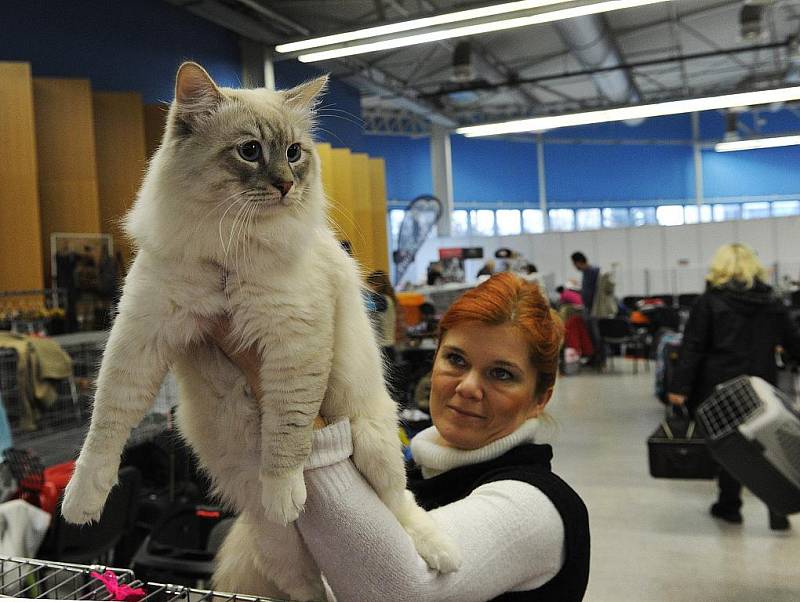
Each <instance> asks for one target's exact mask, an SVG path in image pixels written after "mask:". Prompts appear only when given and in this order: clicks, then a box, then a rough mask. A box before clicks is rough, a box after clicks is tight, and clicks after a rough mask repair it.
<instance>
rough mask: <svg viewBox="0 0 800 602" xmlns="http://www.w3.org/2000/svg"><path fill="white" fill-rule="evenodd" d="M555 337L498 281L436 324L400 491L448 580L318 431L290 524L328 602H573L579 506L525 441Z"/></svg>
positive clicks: (548, 376) (584, 544) (509, 284)
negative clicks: (427, 383)
mask: <svg viewBox="0 0 800 602" xmlns="http://www.w3.org/2000/svg"><path fill="white" fill-rule="evenodd" d="M562 338H563V327H562V324H561V322H560V320H559V319H558V317H557V316H556V315H555V313H554V312H553V311H552V310H551V309H550V306H549V304H548V302H547V301H546V300H545V299H544V297H543V296H542V295H541V293H540V292H539V289H538V287H537V286H536V285H535V284H530V283H526V282H525V281H524V280H522V279H521V278H519V277H518V276H516V275H514V274H512V273H510V272H504V273H501V274H497V275H495V276H492V277H491V278H490V279H489V280H487V281H485V282H484V283H482V284H481V285H479V286H478V287H476V288H474V289H472V290H470V291H468V292H466V293H465V294H464V295H463V296H462V297H461V298H459V299H458V300H457V301H456V302H455V303H454V304H453V305H452V306H451V307H450V309H449V310H448V311H447V313H446V314H445V316H444V317H443V319H442V321H441V323H440V336H439V347H438V349H437V352H436V357H435V360H434V366H433V373H432V377H431V396H430V411H431V418H432V421H433V426H432V427H430V428H429V429H427V430H425V431H423V432H421V433H420V434H418V435H417V436H416V437H415V438H414V439H412V441H411V452H412V455H413V457H414V466H413V467H412V468H411V471H410V475H409V488H410V489H411V491H412V492H413V493H414V495H415V497H416V498H417V501H418V502H419V503H420V505H422V506H423V507H424V508H426V509H427V510H430V513H431V516H432V517H433V518H434V520H435V521H436V523H437V524H438V526H439V528H440V529H441V530H442V531H444V532H445V533H446V534H447V535H449V536H450V538H451V539H452V540H453V541H454V542H455V543H456V545H457V546H458V549H459V552H460V554H461V559H462V563H461V568H460V569H459V570H457V571H455V572H453V573H448V574H439V573H437V572H436V571H433V570H431V569H429V568H428V566H427V565H426V563H425V561H424V560H423V559H422V558H421V557H420V556H419V555H418V554H417V551H416V550H415V548H414V546H413V544H412V542H411V539H410V538H409V537H408V535H407V533H406V532H405V531H404V530H403V528H402V527H401V526H400V524H399V523H398V522H397V519H396V518H395V517H394V516H393V515H392V514H391V512H389V510H388V509H387V508H386V507H385V506H384V505H383V503H382V502H381V501H380V499H379V498H378V496H377V495H376V494H375V492H374V491H373V490H372V488H371V487H370V486H369V484H368V483H367V482H366V481H365V480H364V479H363V478H362V477H361V475H360V474H359V473H358V471H357V470H356V468H355V465H354V464H353V463H352V462H351V461H350V459H349V456H350V454H351V453H352V444H351V434H350V425H349V422H348V421H340V422H336V423H333V424H330V425H327V424H326V423H325V420H324V419H322V418H318V419H317V422H316V423H315V428H317V430H316V431H315V434H314V443H313V451H312V454H311V457H310V458H309V462H308V464H307V470H306V473H305V478H306V484H307V488H308V498H307V501H306V506H305V509H304V511H303V512H302V513H301V515H300V518H299V520H298V523H297V524H298V527H299V529H300V533H301V535H302V536H303V539H304V541H305V543H306V545H307V547H308V549H309V551H310V552H311V554H312V555H313V556H314V559H315V560H316V562H317V564H318V566H319V567H320V569H321V570H322V573H323V574H324V575H325V577H326V580H327V582H328V584H329V586H330V588H331V589H332V592H333V593H334V594H335V596H336V598H337V600H339V602H344V601H347V600H353V601H359V602H369V601H371V600H413V601H425V602H432V601H436V600H457V601H459V602H467V601H470V600H474V601H483V600H537V601H541V600H553V601H559V602H570V601H573V600H581V599H582V598H583V594H584V592H585V590H586V584H587V581H588V574H589V522H588V515H587V512H586V507H585V506H584V504H583V502H582V500H581V498H580V497H579V496H578V494H577V493H575V492H574V491H573V490H572V489H571V488H570V487H569V485H567V484H566V483H565V482H564V481H562V480H561V479H560V478H559V477H557V476H556V475H555V474H553V473H552V472H551V470H550V461H551V459H552V448H551V447H550V446H549V445H544V444H541V443H537V433H538V432H539V430H540V420H541V418H540V417H541V416H542V413H543V412H544V408H545V406H546V405H547V403H548V402H549V400H550V398H551V396H552V394H553V387H554V385H555V380H556V374H557V372H558V357H559V348H560V346H561V341H562ZM234 359H236V358H234ZM240 365H242V364H240ZM312 467H313V468H312Z"/></svg>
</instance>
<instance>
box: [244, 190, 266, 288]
mask: <svg viewBox="0 0 800 602" xmlns="http://www.w3.org/2000/svg"><path fill="white" fill-rule="evenodd" d="M261 202H262V201H256V202H254V203H252V205H251V207H250V212H249V213H248V215H247V221H246V222H245V231H246V232H247V236H248V237H249V238H252V232H250V228H251V227H252V226H253V224H254V219H253V218H254V217H255V215H256V213H258V211H259V210H260V208H259V206H258V205H259V203H261ZM248 251H249V253H248ZM245 259H246V262H247V267H249V269H250V273H251V274H254V273H255V271H256V269H255V263H254V262H253V245H252V243H251V244H248V245H247V246H246V247H245Z"/></svg>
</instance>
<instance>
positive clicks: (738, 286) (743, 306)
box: [668, 243, 800, 530]
mask: <svg viewBox="0 0 800 602" xmlns="http://www.w3.org/2000/svg"><path fill="white" fill-rule="evenodd" d="M764 280H765V271H764V268H763V266H762V265H761V263H760V262H759V261H758V258H757V257H756V255H755V253H754V252H753V250H752V249H751V248H750V247H748V246H747V245H743V244H738V243H736V244H727V245H723V246H721V247H720V248H719V249H717V252H716V253H715V254H714V258H713V259H712V260H711V267H710V269H709V272H708V275H707V276H706V292H705V293H703V294H702V295H700V297H698V299H697V301H696V302H695V304H694V306H693V307H692V311H691V313H690V314H689V321H688V322H687V323H686V328H685V329H684V333H683V341H682V344H681V350H680V355H679V357H678V363H677V365H676V367H675V374H674V377H673V379H672V383H671V384H670V387H669V390H670V393H669V395H668V398H669V401H670V403H672V404H674V405H687V406H688V409H689V412H690V414H694V411H695V409H696V408H697V406H698V405H699V404H700V403H702V402H703V401H705V399H706V398H707V397H708V396H709V395H710V394H711V393H712V392H713V390H714V387H715V386H716V385H718V384H720V383H723V382H725V381H727V380H730V379H732V378H735V377H737V376H741V375H748V376H760V377H761V378H763V379H764V380H766V381H767V382H770V383H772V384H773V385H775V384H776V383H777V378H778V376H777V367H776V364H775V348H776V347H777V346H778V345H780V346H782V347H783V348H784V349H785V350H786V351H787V352H788V353H789V355H790V356H792V357H793V358H795V359H800V332H799V331H798V329H797V326H796V325H795V324H794V323H793V322H792V320H791V319H790V317H789V314H788V312H787V311H786V308H785V307H784V305H783V304H782V303H781V302H780V301H779V300H778V299H777V298H776V297H775V295H774V294H773V291H772V289H771V288H770V287H769V286H767V285H766V284H765V283H764ZM741 491H742V486H741V484H740V483H739V482H738V481H736V479H734V478H733V477H732V476H731V475H730V474H729V473H728V472H727V471H725V470H723V469H720V473H719V497H718V499H717V502H716V503H715V504H714V505H712V506H711V514H712V515H713V516H715V517H717V518H721V519H723V520H725V521H727V522H729V523H734V524H738V523H741V522H742V515H741V512H740V508H741V506H742V499H741ZM769 517H770V527H771V528H772V529H775V530H786V529H788V528H789V526H790V525H789V521H788V520H787V518H786V517H785V516H781V515H778V514H776V513H774V512H772V511H771V510H770V513H769Z"/></svg>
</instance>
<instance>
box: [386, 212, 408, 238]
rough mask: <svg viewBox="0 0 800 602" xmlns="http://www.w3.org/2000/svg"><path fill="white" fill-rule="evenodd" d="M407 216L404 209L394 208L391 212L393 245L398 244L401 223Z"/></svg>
mask: <svg viewBox="0 0 800 602" xmlns="http://www.w3.org/2000/svg"><path fill="white" fill-rule="evenodd" d="M405 216H406V212H405V211H403V210H402V209H392V210H391V211H390V212H389V224H390V226H391V228H392V241H393V245H392V246H394V244H397V237H398V236H399V235H400V224H402V223H403V218H404V217H405Z"/></svg>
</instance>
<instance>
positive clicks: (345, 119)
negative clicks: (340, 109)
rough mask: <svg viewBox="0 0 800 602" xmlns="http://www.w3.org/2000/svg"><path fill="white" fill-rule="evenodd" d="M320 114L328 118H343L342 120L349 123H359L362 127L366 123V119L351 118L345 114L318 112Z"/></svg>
mask: <svg viewBox="0 0 800 602" xmlns="http://www.w3.org/2000/svg"><path fill="white" fill-rule="evenodd" d="M318 115H319V116H320V117H324V118H326V119H341V120H342V121H346V122H347V123H352V124H353V125H357V126H359V127H362V128H363V127H364V126H365V125H366V123H365V122H364V121H358V120H355V119H350V118H349V117H346V116H344V115H336V114H334V113H318Z"/></svg>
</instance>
